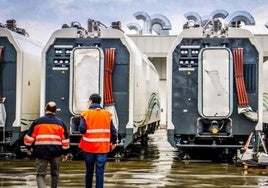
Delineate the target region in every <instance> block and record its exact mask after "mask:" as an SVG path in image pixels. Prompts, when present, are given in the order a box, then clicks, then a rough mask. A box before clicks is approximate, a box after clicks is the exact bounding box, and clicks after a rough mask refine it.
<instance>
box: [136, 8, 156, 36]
mask: <svg viewBox="0 0 268 188" xmlns="http://www.w3.org/2000/svg"><path fill="white" fill-rule="evenodd" d="M134 16H135V18H136V19H137V20H143V21H144V25H143V34H151V33H152V24H151V18H150V16H149V15H148V14H147V13H146V12H143V11H139V12H136V13H134Z"/></svg>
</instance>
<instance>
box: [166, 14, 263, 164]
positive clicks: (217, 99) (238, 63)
mask: <svg viewBox="0 0 268 188" xmlns="http://www.w3.org/2000/svg"><path fill="white" fill-rule="evenodd" d="M262 59H263V56H262V50H261V49H260V47H259V45H258V43H257V41H256V39H255V38H254V35H253V34H252V33H251V32H250V31H248V30H246V29H242V28H240V27H229V26H228V25H225V24H224V23H223V22H222V21H221V20H220V19H215V20H212V21H211V22H210V24H207V25H205V26H204V27H191V28H186V29H185V30H183V31H182V32H181V33H180V34H179V35H178V37H177V38H176V40H175V41H174V44H173V45H172V47H171V48H170V50H169V53H168V57H167V61H168V63H167V66H168V70H167V84H168V92H169V94H168V97H167V98H168V107H167V108H168V110H167V113H168V114H167V124H168V125H167V132H168V133H167V136H168V141H169V143H170V144H171V145H172V146H174V147H177V148H179V150H180V151H181V152H180V153H181V154H182V155H181V156H180V157H181V158H183V157H185V158H188V157H190V158H194V157H197V156H198V157H200V156H205V155H209V156H210V155H211V156H212V155H215V157H218V156H222V157H223V158H226V159H230V158H232V157H233V156H235V155H236V152H237V150H238V149H240V148H243V146H244V144H245V143H246V141H247V139H248V137H249V135H250V134H251V132H253V133H255V132H258V133H257V134H258V135H259V133H261V132H262V121H263V120H262V119H263V117H262V116H263V114H262V107H263V104H262V103H263V100H262V95H263V93H262V87H263V83H262Z"/></svg>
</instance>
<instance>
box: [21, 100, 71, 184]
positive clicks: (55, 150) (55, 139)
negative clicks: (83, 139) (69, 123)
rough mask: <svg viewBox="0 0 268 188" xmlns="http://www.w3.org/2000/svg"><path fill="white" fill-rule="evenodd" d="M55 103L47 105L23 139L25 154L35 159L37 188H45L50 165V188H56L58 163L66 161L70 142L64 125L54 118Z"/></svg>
mask: <svg viewBox="0 0 268 188" xmlns="http://www.w3.org/2000/svg"><path fill="white" fill-rule="evenodd" d="M56 111H57V106H56V103H55V102H49V103H47V105H46V107H45V115H44V116H42V117H40V118H38V119H36V120H34V121H33V123H32V125H31V126H30V128H29V130H28V133H27V134H26V135H25V137H24V144H25V145H26V148H27V154H28V155H32V152H33V154H34V156H35V157H36V171H37V175H36V180H37V186H38V188H45V187H46V181H45V177H46V170H47V166H48V163H49V164H50V175H51V187H52V188H56V187H57V184H58V179H59V165H60V161H61V160H63V161H66V160H67V154H68V153H69V148H70V140H69V135H68V133H67V129H66V125H65V124H64V123H63V121H62V120H61V119H59V118H58V117H56V116H55V114H56Z"/></svg>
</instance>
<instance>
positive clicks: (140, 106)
mask: <svg viewBox="0 0 268 188" xmlns="http://www.w3.org/2000/svg"><path fill="white" fill-rule="evenodd" d="M42 62H43V63H42V66H43V67H42V81H41V88H42V91H41V110H40V113H43V110H44V106H45V103H46V102H48V101H55V102H56V103H57V106H58V113H57V114H58V116H59V117H61V118H62V119H63V120H64V122H65V123H66V124H67V126H68V130H69V131H70V141H71V153H72V154H73V155H74V156H75V155H77V153H78V150H77V149H78V147H77V145H78V143H79V141H80V137H81V134H80V133H79V131H78V125H79V121H80V113H81V112H82V111H83V110H85V109H86V108H88V106H87V101H88V98H89V96H90V94H92V93H98V94H100V95H101V96H102V98H103V103H102V105H103V106H104V108H106V109H108V110H109V111H110V112H111V113H112V114H113V122H114V125H115V127H116V128H117V130H118V135H119V140H118V146H122V147H120V148H124V149H126V148H127V147H128V146H129V145H131V144H133V143H135V141H138V140H140V139H141V140H142V141H144V142H145V141H146V138H147V136H148V134H153V133H154V131H155V129H156V127H157V126H158V125H159V121H160V105H159V86H158V84H159V76H158V73H157V70H156V69H155V67H154V66H153V64H152V63H151V62H150V61H149V60H148V58H147V57H146V56H145V55H143V54H142V53H141V52H140V51H139V49H138V48H137V47H136V45H135V44H134V43H133V41H132V40H131V39H130V38H128V37H127V36H126V35H125V34H124V33H123V32H122V31H121V30H120V22H114V23H113V25H112V26H111V27H106V26H105V25H104V24H102V23H101V22H99V21H95V20H92V19H89V20H88V29H87V30H86V29H84V28H82V27H81V25H80V24H79V23H77V22H72V23H71V25H70V26H69V25H66V24H65V25H64V26H63V27H62V28H61V29H59V30H56V31H55V32H54V33H53V34H52V35H51V37H50V39H49V40H48V42H47V44H46V46H45V48H44V49H43V52H42Z"/></svg>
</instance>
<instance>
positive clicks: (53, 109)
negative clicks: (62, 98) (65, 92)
mask: <svg viewBox="0 0 268 188" xmlns="http://www.w3.org/2000/svg"><path fill="white" fill-rule="evenodd" d="M45 110H46V111H49V112H52V113H56V111H57V105H56V103H55V102H53V101H51V102H48V103H47V105H46V108H45Z"/></svg>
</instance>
